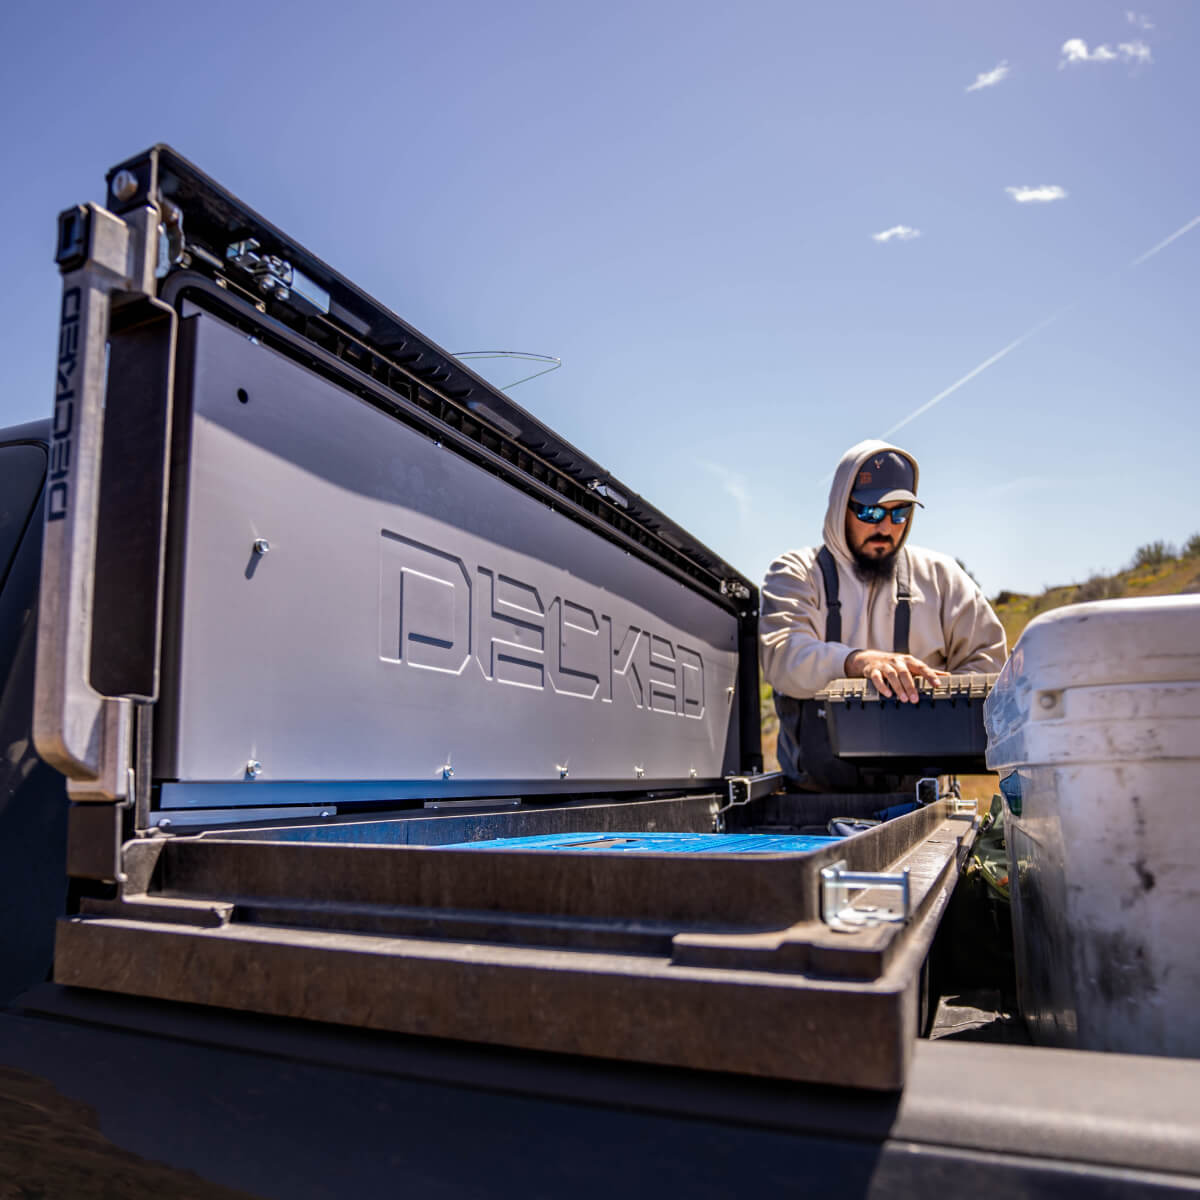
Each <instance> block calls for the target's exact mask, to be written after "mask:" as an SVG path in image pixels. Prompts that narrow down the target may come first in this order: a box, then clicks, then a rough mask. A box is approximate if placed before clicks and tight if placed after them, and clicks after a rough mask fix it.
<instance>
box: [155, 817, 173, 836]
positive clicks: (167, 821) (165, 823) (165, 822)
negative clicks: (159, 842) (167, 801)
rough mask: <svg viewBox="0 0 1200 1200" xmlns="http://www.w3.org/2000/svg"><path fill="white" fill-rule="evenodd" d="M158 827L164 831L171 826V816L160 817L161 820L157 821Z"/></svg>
mask: <svg viewBox="0 0 1200 1200" xmlns="http://www.w3.org/2000/svg"><path fill="white" fill-rule="evenodd" d="M158 827H159V829H161V830H163V831H164V832H165V831H166V830H168V829H170V828H171V818H170V817H163V818H162V819H161V820H160V821H159V822H158Z"/></svg>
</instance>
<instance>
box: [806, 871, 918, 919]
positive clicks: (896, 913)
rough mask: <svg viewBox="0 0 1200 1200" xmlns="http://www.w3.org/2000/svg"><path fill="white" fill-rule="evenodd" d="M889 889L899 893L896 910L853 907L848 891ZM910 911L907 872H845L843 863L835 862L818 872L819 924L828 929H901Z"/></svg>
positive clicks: (909, 890) (910, 901) (866, 905)
mask: <svg viewBox="0 0 1200 1200" xmlns="http://www.w3.org/2000/svg"><path fill="white" fill-rule="evenodd" d="M864 888H870V889H872V890H875V889H884V888H886V889H889V890H893V891H897V892H899V893H900V904H899V908H898V909H890V908H883V909H881V908H877V907H876V906H875V905H868V904H864V905H862V906H859V907H856V906H855V905H854V904H853V903H852V902H851V900H850V892H851V890H854V891H859V890H862V889H864ZM911 907H912V891H911V889H910V887H909V880H908V868H907V867H905V868H904V870H902V871H899V872H897V873H895V874H888V873H887V872H880V871H848V870H847V869H846V860H845V859H842V860H841V861H840V862H835V863H834V864H833V865H832V866H829V867H825V868H824V869H823V870H822V871H821V920H823V921H824V922H825V924H826V925H828V926H829V928H830V929H862V928H864V927H865V926H868V925H879V924H884V923H888V924H894V925H903V924H904V923H905V922H906V921H907V920H908V918H909V913H910V911H911Z"/></svg>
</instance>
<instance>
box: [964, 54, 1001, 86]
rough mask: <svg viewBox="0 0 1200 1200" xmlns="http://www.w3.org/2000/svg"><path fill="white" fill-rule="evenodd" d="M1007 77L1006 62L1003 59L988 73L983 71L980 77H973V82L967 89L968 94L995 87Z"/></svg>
mask: <svg viewBox="0 0 1200 1200" xmlns="http://www.w3.org/2000/svg"><path fill="white" fill-rule="evenodd" d="M1007 75H1008V60H1007V59H1004V60H1002V61H1001V62H999V63H997V64H996V65H995V67H993V68H992V69H991V70H990V71H984V72H983V74H982V75H976V76H975V82H974V83H972V84H971V85H970V86H969V87H968V88H967V91H968V92H978V91H982V90H983V89H984V88H990V87H995V86H996V84H998V83H999V82H1000V81H1001V80H1002V79H1004V78H1005V77H1006V76H1007Z"/></svg>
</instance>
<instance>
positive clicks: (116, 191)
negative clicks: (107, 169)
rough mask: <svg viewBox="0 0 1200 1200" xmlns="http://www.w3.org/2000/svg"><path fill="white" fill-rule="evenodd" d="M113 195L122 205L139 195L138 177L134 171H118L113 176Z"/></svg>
mask: <svg viewBox="0 0 1200 1200" xmlns="http://www.w3.org/2000/svg"><path fill="white" fill-rule="evenodd" d="M112 193H113V195H114V196H116V198H117V199H118V200H120V201H121V203H122V204H124V203H125V201H126V200H132V199H133V198H134V196H136V195H137V193H138V181H137V176H136V175H135V174H134V173H133V172H132V171H127V170H120V171H118V172H117V173H116V174H115V175H114V176H113V181H112Z"/></svg>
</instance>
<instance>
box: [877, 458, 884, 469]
mask: <svg viewBox="0 0 1200 1200" xmlns="http://www.w3.org/2000/svg"><path fill="white" fill-rule="evenodd" d="M883 461H884V460H883V459H882V458H877V459H876V460H875V470H877V471H882V470H883Z"/></svg>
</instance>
